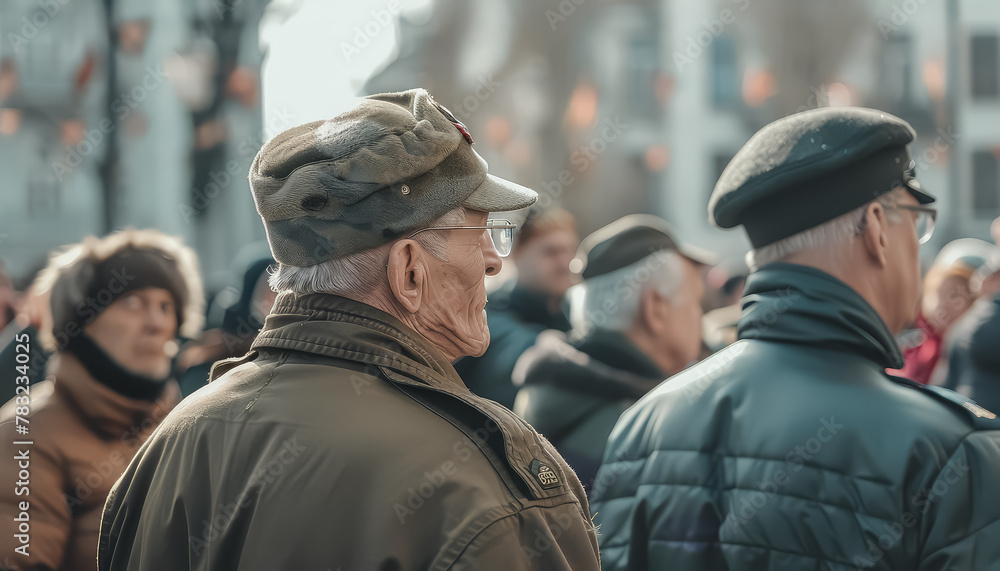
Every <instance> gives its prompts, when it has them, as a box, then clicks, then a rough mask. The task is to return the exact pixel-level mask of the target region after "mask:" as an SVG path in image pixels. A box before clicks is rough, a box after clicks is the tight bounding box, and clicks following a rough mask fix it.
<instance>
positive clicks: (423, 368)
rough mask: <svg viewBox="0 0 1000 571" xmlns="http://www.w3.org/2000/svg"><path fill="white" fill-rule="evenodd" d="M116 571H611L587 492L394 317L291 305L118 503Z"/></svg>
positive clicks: (110, 539)
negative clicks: (605, 567)
mask: <svg viewBox="0 0 1000 571" xmlns="http://www.w3.org/2000/svg"><path fill="white" fill-rule="evenodd" d="M98 563H99V568H100V569H101V570H110V569H115V570H118V569H137V570H138V569H142V570H144V571H145V570H148V569H154V570H155V569H164V570H167V569H169V570H171V571H175V570H178V569H204V570H212V571H216V570H219V569H267V570H274V569H317V570H323V569H331V570H333V569H341V570H344V571H347V570H351V571H355V570H358V571H360V570H367V569H379V570H390V569H391V570H411V569H442V570H443V569H453V570H458V569H487V570H488V569H497V570H500V569H502V570H519V569H529V568H530V569H546V570H551V569H557V570H558V569H565V570H569V569H573V570H577V571H579V570H587V569H599V561H598V552H597V538H596V534H595V530H594V527H593V524H592V523H591V518H590V511H589V508H588V505H587V500H586V497H585V495H584V492H583V489H582V487H581V486H580V482H579V480H577V478H576V476H575V475H574V474H573V472H572V471H571V470H570V468H569V467H568V466H567V465H566V463H565V462H564V461H563V459H562V458H561V457H560V456H559V454H558V453H557V452H556V451H555V449H554V448H553V447H552V446H551V445H550V444H549V443H548V442H547V441H546V440H544V439H543V438H541V437H540V436H539V435H538V434H537V433H536V432H535V431H534V430H533V429H532V428H531V427H530V426H529V425H528V424H527V423H525V422H524V421H522V420H520V419H518V418H517V417H515V416H514V415H513V413H511V412H510V411H508V410H507V409H505V408H503V407H501V406H499V405H497V404H496V403H493V402H491V401H487V400H485V399H482V398H479V397H477V396H475V395H473V394H472V393H470V392H469V391H468V389H466V387H465V385H463V384H462V381H461V380H460V378H459V377H458V375H457V374H456V373H455V371H454V369H453V368H452V366H451V364H449V363H448V362H446V361H445V360H444V359H443V358H442V356H441V355H440V354H439V353H438V352H437V351H436V350H435V349H434V348H432V347H431V346H430V345H429V344H428V343H427V342H426V341H425V340H423V339H422V338H421V337H420V336H419V335H418V334H416V333H415V332H414V331H413V330H411V329H409V328H408V327H406V326H405V325H403V324H402V323H401V322H400V321H398V320H397V319H395V318H393V317H392V316H390V315H388V314H386V313H384V312H382V311H379V310H377V309H374V308H372V307H370V306H367V305H364V304H361V303H358V302H354V301H351V300H348V299H344V298H340V297H336V296H331V295H322V294H312V295H302V296H297V295H295V294H291V293H285V294H282V295H280V296H279V297H278V299H277V301H276V303H275V306H274V308H273V309H272V313H271V315H270V316H269V317H268V318H267V321H266V323H265V326H264V329H263V330H262V331H261V333H260V335H259V336H258V338H257V340H256V341H255V342H254V344H253V348H252V350H251V351H250V353H248V354H247V355H246V356H245V357H243V358H241V359H233V360H229V361H222V362H220V363H218V364H217V365H216V366H215V367H214V369H213V372H212V381H211V382H210V383H209V385H208V386H206V387H205V388H203V389H201V390H199V391H197V392H196V393H194V394H193V395H192V396H190V397H188V398H187V399H186V400H185V401H184V402H182V403H181V405H180V406H179V407H178V408H177V409H176V410H175V411H174V413H172V414H171V415H170V416H169V417H168V418H167V419H166V420H165V421H164V422H163V424H162V425H161V426H160V428H159V430H157V431H156V433H155V434H154V435H153V436H152V437H151V438H150V440H149V441H148V442H147V443H146V445H145V446H144V447H143V448H142V449H141V450H140V452H139V454H138V455H137V457H136V458H135V460H134V461H133V462H132V463H131V464H130V465H129V467H128V469H127V470H126V471H125V474H124V475H123V477H122V479H121V480H120V481H119V482H118V483H117V485H116V486H115V488H114V489H113V490H112V492H111V494H110V495H109V497H108V501H107V505H106V507H105V510H104V516H103V522H102V526H101V539H100V548H99V555H98Z"/></svg>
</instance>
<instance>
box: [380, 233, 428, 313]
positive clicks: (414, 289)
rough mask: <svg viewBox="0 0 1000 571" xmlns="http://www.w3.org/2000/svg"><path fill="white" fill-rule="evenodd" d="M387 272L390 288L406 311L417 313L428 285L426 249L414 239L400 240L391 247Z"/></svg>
mask: <svg viewBox="0 0 1000 571" xmlns="http://www.w3.org/2000/svg"><path fill="white" fill-rule="evenodd" d="M387 263H388V267H387V268H386V274H387V276H388V278H389V289H390V290H392V294H393V296H395V297H396V301H398V302H399V304H400V305H402V306H403V308H404V309H406V311H409V312H410V313H416V312H417V311H418V310H419V309H420V304H421V303H422V301H423V297H424V287H425V286H426V285H427V265H426V259H425V254H424V251H423V250H422V249H421V248H419V247H418V246H417V243H416V242H414V241H413V240H400V241H398V242H396V243H395V244H393V245H392V248H390V249H389V261H388V262H387Z"/></svg>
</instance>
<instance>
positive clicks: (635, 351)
mask: <svg viewBox="0 0 1000 571" xmlns="http://www.w3.org/2000/svg"><path fill="white" fill-rule="evenodd" d="M571 344H572V345H573V346H574V347H576V348H577V349H579V350H580V351H583V352H584V353H586V354H587V355H590V356H591V357H593V358H594V359H596V360H598V361H600V362H602V363H604V364H605V365H608V366H609V367H611V368H614V369H618V370H621V371H627V372H629V373H632V374H634V375H638V376H640V377H646V378H650V379H659V380H661V381H662V380H663V379H665V378H666V375H664V373H663V371H661V370H660V368H659V367H658V366H657V365H656V363H653V361H652V359H650V358H649V357H648V356H646V354H645V353H643V352H642V351H640V350H639V348H638V347H636V346H635V344H633V343H632V342H631V341H629V339H628V338H627V337H625V335H623V334H621V333H619V332H617V331H611V330H608V329H594V330H593V331H591V332H590V333H588V334H587V335H585V336H584V337H582V338H580V339H578V340H576V341H573V342H572V343H571Z"/></svg>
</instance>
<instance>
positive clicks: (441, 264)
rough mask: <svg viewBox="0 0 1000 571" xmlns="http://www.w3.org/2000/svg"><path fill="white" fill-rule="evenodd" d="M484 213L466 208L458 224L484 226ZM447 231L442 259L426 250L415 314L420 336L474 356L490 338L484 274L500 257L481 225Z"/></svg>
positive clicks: (496, 266) (497, 266)
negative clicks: (423, 283) (425, 284)
mask: <svg viewBox="0 0 1000 571" xmlns="http://www.w3.org/2000/svg"><path fill="white" fill-rule="evenodd" d="M487 216H488V213H487V212H479V211H475V210H467V211H466V219H465V223H464V224H462V225H463V226H484V225H485V224H486V219H487ZM447 237H448V248H447V251H448V256H447V260H439V259H437V258H435V257H433V256H428V266H429V267H428V275H427V282H428V288H427V290H426V292H425V296H426V297H425V298H424V303H423V304H422V305H421V307H420V310H419V311H418V312H417V314H416V316H415V317H416V319H417V321H418V322H419V323H420V326H421V328H422V329H423V331H421V333H423V334H424V335H425V336H426V337H428V338H430V339H431V340H432V341H435V343H437V344H438V345H442V344H443V343H444V344H450V345H452V349H450V351H449V352H450V353H451V354H452V355H453V356H455V357H460V356H464V355H470V356H475V357H478V356H479V355H482V354H483V353H484V352H485V351H486V348H487V347H488V346H489V344H490V330H489V328H488V327H487V326H486V276H492V275H496V274H497V273H498V272H499V271H500V267H501V265H502V262H501V261H500V255H499V254H497V251H496V249H495V248H494V247H493V241H492V240H490V236H489V233H488V232H487V231H486V230H449V231H447ZM435 338H437V339H435Z"/></svg>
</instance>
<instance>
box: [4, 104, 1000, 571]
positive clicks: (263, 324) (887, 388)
mask: <svg viewBox="0 0 1000 571" xmlns="http://www.w3.org/2000/svg"><path fill="white" fill-rule="evenodd" d="M913 138H914V133H913V130H912V128H910V126H909V125H907V124H906V123H905V122H903V121H901V120H899V119H897V118H895V117H892V116H890V115H888V114H885V113H881V112H877V111H872V110H866V109H859V108H838V109H830V108H827V109H818V110H812V111H806V112H803V113H799V114H796V115H792V116H790V117H787V118H785V119H782V120H779V121H777V122H775V123H772V124H771V125H768V126H767V127H765V128H764V129H762V130H761V131H760V132H759V133H758V134H757V135H755V136H754V137H753V138H752V139H751V140H750V141H749V142H747V144H746V145H745V146H744V147H743V149H742V150H741V151H740V152H739V153H738V154H737V155H736V156H735V157H734V159H733V160H732V162H731V163H730V165H729V167H728V168H727V169H726V170H725V172H724V173H723V175H722V177H721V178H720V180H719V181H718V184H717V186H716V189H715V192H714V193H713V196H712V200H711V203H710V205H709V217H710V219H711V220H712V222H713V223H714V224H715V225H716V226H718V227H719V228H735V227H742V228H743V229H744V231H745V232H746V233H747V235H748V237H749V239H750V242H751V245H752V250H751V251H750V252H749V253H748V254H747V255H746V256H745V257H740V258H738V259H726V260H720V259H719V258H718V257H717V256H716V255H715V254H713V253H711V252H708V251H705V250H703V249H700V248H698V247H696V246H694V245H692V244H688V243H686V242H684V241H683V240H682V239H681V238H682V237H680V236H678V235H677V233H676V232H675V231H674V229H673V228H671V226H670V225H669V224H668V223H667V222H665V221H664V220H662V219H660V218H658V217H655V216H652V215H649V214H633V215H629V216H625V217H623V218H620V219H618V220H615V221H611V222H610V223H609V224H608V225H606V226H604V227H603V228H600V229H599V230H597V231H595V232H593V233H591V234H590V235H588V236H585V237H583V238H582V239H581V237H580V236H579V234H578V231H577V225H576V222H575V220H574V217H573V216H572V215H571V214H570V213H569V212H568V211H566V210H563V209H560V208H555V207H550V208H544V209H542V208H537V207H534V206H532V205H533V203H534V202H535V200H536V197H537V195H536V194H535V192H534V191H532V190H530V189H528V188H525V187H522V186H520V185H517V184H515V183H513V182H510V181H506V180H503V179H500V178H498V177H496V176H494V175H492V174H489V173H488V172H487V170H486V165H485V162H484V161H482V159H481V158H480V157H479V156H478V154H477V153H476V152H475V151H474V150H473V147H472V142H473V139H472V136H471V134H470V133H469V132H468V130H467V129H466V127H465V126H464V125H463V124H462V123H461V122H460V121H459V120H458V119H457V118H455V116H454V115H452V114H451V113H450V112H449V111H448V110H447V109H446V108H444V107H442V106H441V105H439V104H438V103H437V102H435V101H434V99H433V98H432V97H431V96H430V95H429V94H428V93H427V92H426V91H424V90H422V89H414V90H411V91H407V92H401V93H390V94H379V95H373V96H370V97H368V98H365V99H364V100H363V101H362V103H360V104H359V105H358V106H357V107H355V108H354V109H352V110H351V111H349V112H347V113H345V114H342V115H340V116H337V117H335V118H333V119H330V120H327V121H317V122H313V123H308V124H305V125H301V126H298V127H295V128H293V129H290V130H288V131H286V132H284V133H282V134H281V135H279V136H277V137H275V138H274V139H272V140H271V141H270V142H268V143H267V144H265V145H264V146H263V148H262V149H261V150H260V152H259V153H258V154H257V157H256V159H255V160H254V162H253V166H252V167H251V172H250V181H251V187H252V192H253V198H254V200H255V203H256V206H257V210H258V213H259V214H260V217H261V220H262V221H263V224H264V227H265V229H266V230H267V236H268V244H267V245H266V246H265V245H251V246H250V247H248V248H247V249H246V250H245V251H244V252H243V253H241V255H240V256H237V258H236V260H235V261H234V264H233V266H234V268H233V272H232V274H233V277H232V283H231V284H230V287H228V288H226V289H224V290H221V291H218V292H212V293H211V295H210V296H209V298H208V299H206V294H205V292H204V291H203V285H202V281H201V277H200V275H199V270H198V261H197V256H196V254H195V252H193V251H192V250H191V249H190V248H188V247H186V246H184V245H183V244H182V243H181V241H180V240H179V239H177V238H175V237H172V236H168V235H165V234H163V233H161V232H159V231H157V230H151V229H146V230H131V229H130V230H123V231H119V232H115V233H112V234H110V235H108V236H104V237H101V238H97V237H89V238H87V239H85V240H83V241H82V242H80V243H78V244H73V245H69V246H67V247H65V248H63V249H61V250H59V251H57V252H53V253H52V255H51V257H50V259H49V260H48V262H47V263H46V264H45V265H44V266H43V267H41V268H40V269H39V270H38V271H37V273H36V274H35V275H33V276H31V277H30V279H28V280H24V283H22V284H20V285H17V286H15V281H12V279H11V278H10V277H9V276H7V275H6V274H5V273H4V272H3V271H2V268H0V349H2V353H0V367H2V369H0V380H2V383H0V384H2V388H3V391H4V395H5V399H10V400H9V402H7V404H6V405H4V406H3V407H2V408H0V432H2V434H3V440H2V442H0V449H2V454H3V455H4V456H5V457H7V458H13V459H14V460H15V461H14V462H10V461H9V460H8V461H7V462H5V464H4V468H3V486H2V487H0V517H2V519H3V526H4V527H3V543H2V546H3V549H2V551H3V553H2V555H3V557H4V559H3V562H4V568H11V569H32V570H35V569H37V570H43V569H88V570H89V569H95V568H97V569H101V570H102V571H103V570H112V569H114V570H118V569H144V570H145V569H170V570H174V569H206V570H208V569H236V568H240V569H307V568H319V569H327V568H329V569H345V570H347V569H351V570H353V569H359V570H360V569H384V570H390V569H398V570H403V569H455V570H458V569H504V570H508V569H529V568H534V569H546V570H548V569H567V570H568V569H574V570H583V569H599V568H604V569H667V568H670V569H673V568H676V569H705V570H720V569H733V570H736V569H741V570H750V569H760V570H763V569H921V570H942V571H943V570H945V569H972V570H989V569H1000V541H998V539H1000V527H998V526H997V522H998V520H1000V492H998V491H997V487H996V485H995V484H996V481H997V479H998V478H1000V420H998V419H997V416H996V414H995V411H1000V351H997V348H998V347H1000V311H998V310H1000V246H998V243H1000V217H998V218H997V220H996V221H995V222H994V224H993V228H992V229H993V241H994V242H993V243H990V242H987V241H984V240H979V239H973V238H963V239H960V240H956V241H953V242H951V243H949V244H947V245H946V246H945V247H944V248H942V249H941V251H940V253H939V254H938V255H937V257H936V258H935V259H934V261H933V263H931V264H930V265H929V267H927V268H926V269H923V270H922V269H921V267H920V262H919V244H921V243H923V242H925V241H926V240H927V239H928V238H929V237H930V235H931V233H932V232H933V229H934V221H935V218H936V210H935V207H934V202H935V198H934V196H933V195H932V194H930V193H929V192H928V191H927V190H925V189H923V188H922V187H921V186H920V183H919V182H918V181H917V179H916V176H915V173H914V172H913V168H912V163H911V161H910V159H909V151H908V145H909V144H910V143H911V142H912V140H913ZM522 210H523V211H525V212H526V217H525V218H524V221H523V223H522V224H520V228H518V229H517V231H515V226H516V225H515V224H513V223H511V222H510V221H509V220H506V219H504V218H502V217H497V218H494V217H492V215H491V213H504V212H512V211H522ZM500 216H504V215H503V214H500ZM511 217H515V216H511ZM518 218H519V216H518ZM508 256H509V257H508ZM504 258H507V259H506V260H504ZM505 262H506V263H511V264H513V266H515V268H516V272H514V273H515V277H513V278H511V279H509V280H507V281H505V282H503V283H499V284H496V287H494V286H493V281H494V280H492V279H490V280H487V278H489V277H491V276H497V275H498V274H499V273H500V270H501V267H502V266H503V264H504V263H505ZM487 282H490V283H491V287H490V291H489V293H487V287H486V285H487ZM206 301H207V303H206ZM21 427H24V428H21Z"/></svg>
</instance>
